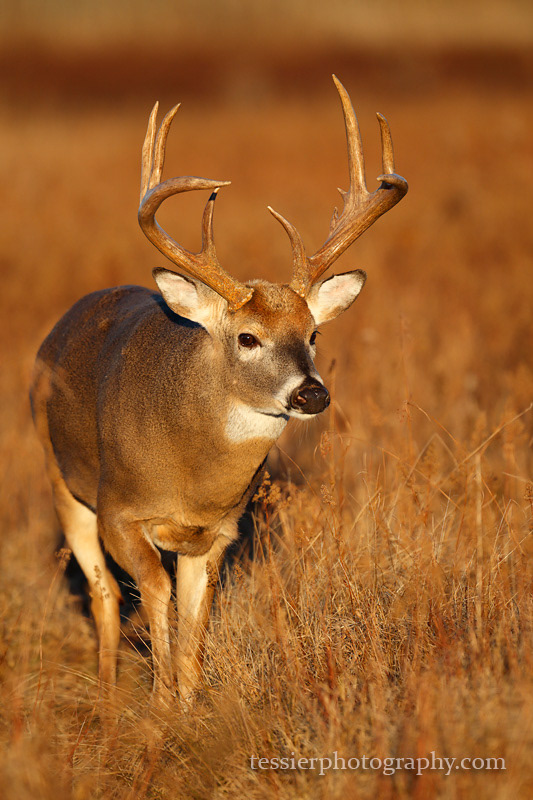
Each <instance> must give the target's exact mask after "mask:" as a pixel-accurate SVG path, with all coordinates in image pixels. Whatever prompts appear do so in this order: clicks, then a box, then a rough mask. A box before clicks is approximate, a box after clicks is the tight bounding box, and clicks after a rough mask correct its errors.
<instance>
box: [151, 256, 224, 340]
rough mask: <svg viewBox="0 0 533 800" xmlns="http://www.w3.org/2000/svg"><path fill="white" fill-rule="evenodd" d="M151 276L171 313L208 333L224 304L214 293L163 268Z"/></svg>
mask: <svg viewBox="0 0 533 800" xmlns="http://www.w3.org/2000/svg"><path fill="white" fill-rule="evenodd" d="M152 275H153V276H154V280H155V282H156V283H157V286H158V288H159V291H160V292H161V294H162V295H163V299H164V300H165V303H166V304H167V306H168V307H169V308H171V309H172V311H174V312H175V313H176V314H179V315H180V317H185V318H186V319H190V320H192V322H197V323H198V324H199V325H202V326H203V327H204V328H206V329H207V330H208V331H210V328H211V326H212V324H213V322H214V317H215V316H216V314H217V311H219V310H220V307H221V305H222V304H225V301H224V300H222V299H221V298H220V297H219V295H218V294H217V293H216V292H214V291H213V290H212V289H209V288H208V287H207V286H205V285H204V284H203V283H201V282H200V281H195V280H193V279H192V278H186V277H185V276H184V275H179V274H178V273H177V272H172V270H170V269H164V268H163V267H157V268H156V269H154V270H153V271H152Z"/></svg>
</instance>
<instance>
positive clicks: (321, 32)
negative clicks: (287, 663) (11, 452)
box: [0, 0, 533, 445]
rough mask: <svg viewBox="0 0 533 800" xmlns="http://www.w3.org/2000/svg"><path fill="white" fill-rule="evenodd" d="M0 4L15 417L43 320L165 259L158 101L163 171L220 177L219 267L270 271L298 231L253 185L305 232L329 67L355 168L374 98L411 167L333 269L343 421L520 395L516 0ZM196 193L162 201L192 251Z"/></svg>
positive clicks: (328, 101)
mask: <svg viewBox="0 0 533 800" xmlns="http://www.w3.org/2000/svg"><path fill="white" fill-rule="evenodd" d="M0 21H1V33H0V42H1V50H0V65H1V76H2V78H1V83H0V87H1V88H0V102H1V111H0V124H1V152H2V160H1V166H0V170H1V171H0V192H2V195H3V198H2V208H3V225H2V230H1V233H0V237H1V239H0V259H1V262H0V263H1V267H2V270H3V273H4V276H5V277H4V284H3V291H2V304H3V306H4V308H5V311H4V314H3V320H2V324H3V326H4V332H5V333H6V336H7V340H8V348H7V352H6V358H7V359H8V361H12V363H13V370H14V371H15V374H16V375H18V379H17V381H15V383H13V384H12V388H13V391H14V398H16V401H15V405H16V407H17V408H18V409H19V413H20V414H23V416H24V420H25V421H26V418H27V408H26V406H25V404H24V403H20V402H19V399H18V398H19V397H20V392H23V393H25V385H26V384H27V378H28V375H29V370H30V368H31V361H32V359H33V353H34V352H35V349H36V348H37V346H38V343H39V341H40V339H41V338H42V336H43V335H44V334H45V333H46V332H47V330H48V329H49V327H50V325H51V324H52V323H53V322H54V321H55V319H56V318H57V317H58V316H59V315H60V314H61V313H62V312H63V311H65V310H66V309H67V308H68V307H69V306H70V305H71V304H72V303H73V302H74V301H75V300H76V299H77V298H78V297H79V296H80V295H82V294H83V293H85V292H87V291H91V290H94V289H97V288H102V287H104V286H108V285H114V284H120V283H141V284H144V285H149V286H150V285H152V281H151V275H150V270H151V268H152V267H154V266H156V265H158V264H161V263H162V261H163V259H162V257H161V256H160V255H159V254H158V253H157V252H156V251H155V250H154V249H153V248H152V247H151V246H150V245H149V244H148V242H147V241H146V240H145V239H144V237H143V236H142V234H141V233H140V231H139V229H138V226H137V221H136V208H137V204H138V180H139V162H140V158H139V153H140V147H141V143H142V140H143V136H144V131H145V125H146V120H147V117H148V113H149V111H150V109H151V107H152V105H153V103H154V101H155V100H156V99H159V100H160V102H161V105H162V108H163V109H164V110H166V109H167V108H168V107H170V105H173V104H174V103H176V102H180V101H181V102H182V103H183V107H182V109H181V110H180V112H179V114H178V117H177V119H176V121H175V123H174V127H173V129H172V133H171V136H170V141H169V146H168V157H167V166H166V175H167V176H170V175H175V174H196V175H202V176H206V177H214V178H221V179H230V180H231V181H232V186H231V187H229V188H227V189H224V190H223V192H222V193H221V199H220V201H219V203H218V207H217V215H216V239H217V246H218V250H219V257H220V260H221V262H222V264H223V265H224V266H225V267H226V269H228V270H229V271H230V272H233V273H234V274H235V275H236V276H237V277H238V278H240V279H246V278H249V277H253V276H261V277H267V278H271V279H274V280H286V279H287V278H288V275H289V270H290V249H289V246H288V242H287V241H286V238H285V234H284V233H283V231H282V230H281V228H280V227H279V226H278V225H277V224H276V223H275V221H274V220H273V219H272V218H271V217H270V215H269V214H268V213H267V212H266V209H265V206H266V205H268V204H271V205H272V206H273V207H274V208H276V209H277V210H279V211H280V212H281V213H283V214H284V215H285V216H287V217H288V218H289V219H290V220H291V221H292V222H293V223H294V224H295V225H296V226H297V227H298V228H299V229H300V231H301V233H302V235H303V237H304V241H305V242H306V245H307V247H308V251H309V252H314V251H315V250H316V249H317V248H318V247H319V246H320V244H321V243H322V241H323V240H324V239H325V238H326V235H327V230H328V224H329V219H330V216H331V213H332V210H333V207H334V206H335V205H336V204H338V202H339V196H338V194H337V192H336V187H337V186H345V185H346V153H345V141H344V129H343V123H342V115H341V110H340V105H339V101H338V98H337V95H336V92H335V89H334V86H333V84H332V81H331V73H332V72H335V73H336V74H337V75H338V76H339V77H340V78H341V80H342V81H343V82H344V84H345V85H346V87H347V89H348V91H349V92H350V94H351V97H352V101H353V103H354V106H355V108H356V111H357V113H358V116H359V121H360V125H361V129H362V134H363V143H364V147H365V152H366V157H367V180H368V184H369V186H370V187H371V188H372V187H373V186H374V185H375V182H374V176H377V175H378V174H379V173H380V156H379V134H378V126H377V124H376V121H375V116H374V114H375V112H376V111H381V112H382V113H384V114H385V115H386V116H387V117H388V119H389V122H390V124H391V128H392V133H393V138H394V142H395V147H396V156H397V158H396V161H397V171H398V172H400V173H401V174H403V175H405V176H406V177H407V179H408V181H409V183H410V187H411V188H410V192H409V194H408V196H407V198H406V199H405V200H404V201H403V202H402V203H401V204H400V205H399V206H398V207H397V208H394V209H393V210H392V212H391V213H389V214H387V215H386V217H385V218H383V219H382V220H380V221H379V222H378V223H377V224H376V226H375V227H373V228H372V229H371V230H370V231H369V232H367V233H366V234H365V236H364V237H363V238H362V239H361V240H360V241H359V242H358V243H357V244H356V245H355V246H354V247H353V248H352V249H351V250H350V252H349V253H347V254H346V255H345V256H343V258H342V259H341V261H340V262H339V265H338V267H337V270H338V271H342V270H346V269H348V268H352V267H354V266H356V267H362V268H365V269H366V270H367V272H368V275H369V280H368V282H367V285H366V287H365V290H364V293H363V295H362V296H361V298H360V300H359V301H358V303H357V306H356V308H355V309H354V310H352V311H351V312H350V313H349V314H347V315H345V316H344V317H343V318H342V319H341V320H339V321H337V322H336V323H334V324H333V325H332V326H327V327H326V329H324V336H323V337H322V338H321V347H320V352H321V363H320V366H321V369H322V371H324V370H325V371H327V370H329V369H330V368H331V364H332V360H333V359H334V358H335V357H337V363H338V365H339V377H338V380H337V388H336V391H337V400H338V403H339V408H340V409H341V410H343V416H344V418H345V424H346V425H349V427H350V429H351V430H352V432H353V434H354V435H357V436H360V437H362V438H363V439H367V438H368V433H369V428H368V425H369V421H371V420H374V421H376V420H378V419H379V420H381V423H382V424H386V422H387V420H388V421H389V422H390V424H391V425H392V427H393V428H394V426H395V425H396V422H397V419H398V409H399V408H400V407H401V406H402V403H404V402H405V400H406V397H408V396H414V395H416V397H417V402H419V404H420V405H421V406H423V407H424V408H426V409H427V410H428V411H429V410H431V413H432V414H436V415H438V414H440V415H442V417H441V422H442V424H445V425H447V424H448V423H450V424H451V421H452V420H453V425H452V427H453V428H454V431H455V434H454V435H457V436H458V437H459V438H461V437H462V436H464V435H466V434H467V433H468V429H469V426H470V427H471V426H472V424H473V420H474V419H475V418H476V416H477V414H478V413H479V412H480V411H483V413H487V414H489V416H490V415H491V414H492V415H493V417H494V420H497V419H499V415H501V414H502V413H503V412H504V409H505V408H506V406H507V405H508V391H509V387H510V386H511V385H512V391H516V392H518V393H519V395H518V397H517V398H516V403H514V402H513V404H512V405H513V407H514V406H515V405H516V406H517V407H518V406H519V405H520V404H524V403H525V402H526V401H527V398H528V397H530V395H531V393H532V387H533V379H532V378H531V371H530V367H531V364H530V358H529V355H530V346H531V331H530V313H531V307H532V306H531V300H532V289H531V286H532V282H531V278H530V269H531V266H530V265H531V239H532V233H531V225H530V206H531V197H532V193H531V181H530V175H531V167H532V142H531V134H530V132H531V129H532V116H533V108H532V103H531V99H532V88H533V50H532V47H531V45H532V39H533V6H532V5H531V3H529V2H526V0H508V1H507V2H500V1H499V0H486V2H481V0H479V2H478V0H469V1H468V2H459V0H448V1H447V2H440V0H432V1H431V2H430V1H429V0H427V1H426V2H424V0H404V2H401V3H398V2H393V0H378V1H377V2H370V0H359V1H358V2H353V0H332V2H330V3H328V4H327V5H326V4H324V3H322V2H317V1H316V0H311V1H310V2H300V0H291V1H290V2H287V1H285V2H281V1H279V2H278V0H273V1H272V2H269V3H264V2H260V0H250V1H249V2H235V1H234V0H224V1H223V2H213V0H199V1H198V0H197V1H196V2H193V0H180V1H179V2H170V0H153V2H150V3H146V2H139V1H138V0H133V1H130V2H111V3H110V2H103V0H96V1H95V0H92V1H91V2H89V1H88V0H87V1H85V0H79V1H78V2H76V3H70V2H60V1H59V0H57V1H56V2H50V1H49V0H48V1H47V2H44V0H43V2H40V1H39V0H17V1H16V2H15V1H14V0H5V2H4V3H3V4H2V9H1V11H0ZM204 202H205V198H204V197H202V196H199V197H195V196H193V195H188V196H187V197H182V198H176V199H173V200H171V201H169V202H168V203H167V204H166V206H165V207H164V208H163V209H162V211H161V212H160V218H161V221H162V224H164V226H165V227H166V228H167V229H169V230H170V232H171V234H172V235H173V236H175V237H176V238H178V240H180V241H181V242H182V243H183V244H184V245H185V246H186V247H189V248H190V249H197V248H198V246H199V241H200V224H199V223H200V213H201V209H202V207H203V203H204ZM407 361H408V362H409V363H408V366H407V367H406V363H407ZM341 365H342V366H341ZM9 374H11V372H10V373H9ZM407 382H409V385H407ZM363 395H365V396H366V397H367V400H365V399H364V397H363ZM14 398H13V399H14ZM378 409H379V413H378ZM437 412H438V414H437ZM24 424H25V423H24ZM420 425H421V426H422V435H423V436H425V435H426V429H425V428H424V425H425V422H424V420H423V419H422V418H421V419H420ZM296 429H297V430H298V431H299V433H298V434H297V439H298V443H299V445H300V444H301V441H300V440H301V438H302V437H303V438H306V437H307V436H308V433H307V432H305V433H304V432H303V426H300V427H299V428H298V426H296ZM391 430H392V429H391ZM312 439H313V437H312V436H311V440H312Z"/></svg>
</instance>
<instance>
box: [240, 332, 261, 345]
mask: <svg viewBox="0 0 533 800" xmlns="http://www.w3.org/2000/svg"><path fill="white" fill-rule="evenodd" d="M239 344H240V345H241V347H248V348H251V347H258V345H259V344H260V342H259V339H256V338H255V336H254V335H253V334H252V333H239Z"/></svg>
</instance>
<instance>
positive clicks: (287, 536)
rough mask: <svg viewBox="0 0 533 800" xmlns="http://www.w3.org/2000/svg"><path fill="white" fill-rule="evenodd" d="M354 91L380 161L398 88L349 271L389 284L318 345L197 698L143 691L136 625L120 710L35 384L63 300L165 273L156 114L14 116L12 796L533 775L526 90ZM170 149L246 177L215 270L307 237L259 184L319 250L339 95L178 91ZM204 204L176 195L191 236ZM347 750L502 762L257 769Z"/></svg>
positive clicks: (9, 603)
mask: <svg viewBox="0 0 533 800" xmlns="http://www.w3.org/2000/svg"><path fill="white" fill-rule="evenodd" d="M341 77H342V76H341ZM288 79H289V78H288ZM349 88H350V91H351V93H352V98H353V100H354V103H355V105H356V108H357V110H358V113H359V117H360V121H361V126H362V130H363V136H364V140H365V148H366V151H367V153H368V164H367V171H368V175H369V183H370V184H371V183H372V182H373V176H374V174H378V169H379V164H378V148H379V143H378V131H377V125H376V124H375V123H374V122H373V120H372V112H373V111H374V109H375V108H376V107H378V108H380V110H382V111H384V112H385V113H386V114H387V116H388V118H389V120H390V122H391V125H392V130H393V135H394V138H395V144H396V150H397V162H398V170H399V171H400V172H401V173H402V174H405V175H406V177H407V178H408V179H409V182H410V185H411V190H410V193H409V195H408V196H407V198H406V200H405V201H403V202H402V204H401V205H400V206H398V208H396V209H394V210H393V211H392V212H391V213H390V214H389V215H387V217H386V218H385V219H384V220H383V221H380V222H379V223H377V225H376V227H375V228H373V229H372V230H371V231H369V232H368V233H367V234H366V235H365V237H364V239H362V240H361V242H359V243H358V244H357V245H356V246H355V247H354V248H353V250H352V252H350V253H349V254H348V255H347V256H345V257H344V258H343V261H342V263H340V264H339V266H338V268H337V269H338V271H342V270H343V269H348V268H349V267H350V265H356V266H361V267H364V268H366V269H367V271H368V275H369V279H368V282H367V285H366V287H365V289H364V292H363V293H362V295H361V298H360V299H359V300H358V301H357V304H356V306H355V307H354V309H353V310H351V311H350V312H348V313H347V314H346V315H345V316H344V317H343V318H342V319H340V320H338V321H337V322H335V323H332V324H331V325H330V326H329V327H328V326H326V328H325V329H324V334H323V336H322V337H321V340H320V351H321V352H320V355H319V367H320V368H321V372H322V374H323V376H324V377H325V378H326V379H327V382H328V384H329V385H330V387H331V388H332V391H333V393H334V398H335V402H334V405H333V408H332V410H331V411H330V412H328V415H325V417H324V419H323V420H321V421H320V422H318V423H317V424H314V423H313V424H311V425H308V426H303V425H302V426H298V425H293V427H292V428H291V431H290V432H289V433H288V435H287V436H285V437H284V438H283V440H282V441H281V442H280V448H279V450H278V451H277V452H275V453H274V454H273V459H272V464H271V467H270V470H271V473H272V478H271V481H270V483H266V484H265V485H264V487H263V489H262V492H261V497H260V499H259V501H258V503H257V506H256V509H255V512H254V516H253V524H252V525H251V528H252V532H251V534H250V538H248V539H245V540H243V543H242V545H241V547H240V550H239V551H238V552H237V554H236V557H235V560H234V564H233V567H232V568H231V569H229V570H228V571H227V574H226V575H225V581H224V585H223V587H222V588H221V591H220V592H219V597H218V601H217V603H216V608H215V609H214V614H213V619H212V623H211V626H210V633H209V639H208V647H207V659H206V679H205V689H204V690H203V691H202V693H201V695H200V697H199V700H198V704H197V707H196V708H195V709H194V711H192V712H191V713H189V714H181V713H180V712H179V711H178V710H177V709H175V710H169V711H166V712H165V711H161V710H159V711H158V710H153V709H150V707H149V690H150V679H151V676H150V661H149V657H148V656H147V654H146V653H145V652H143V651H141V652H137V650H136V649H135V647H134V646H132V645H130V644H128V643H127V642H124V643H123V646H122V653H121V664H120V667H121V670H120V680H119V699H118V706H119V713H120V720H119V724H118V725H117V726H116V727H113V726H111V728H107V729H106V728H105V727H104V726H103V725H102V723H101V721H100V716H99V713H100V706H99V703H98V701H97V686H96V682H95V680H96V642H95V636H94V631H93V626H92V622H91V621H90V620H89V619H87V618H86V617H84V616H83V615H82V613H81V610H80V606H79V601H78V600H77V599H76V598H75V597H73V596H72V595H71V594H70V592H69V590H68V587H67V584H66V582H65V581H64V579H63V576H62V572H63V569H64V563H65V560H64V558H59V559H58V558H56V557H55V556H54V549H55V547H56V545H57V530H56V522H55V520H54V516H53V512H52V508H51V504H50V497H49V490H48V487H47V484H46V479H45V476H44V471H43V467H42V458H41V454H40V451H39V447H38V444H37V442H36V441H35V437H34V434H33V431H32V425H31V420H30V415H29V408H28V404H27V401H26V396H27V386H28V381H29V373H30V369H31V363H32V359H33V356H34V353H35V351H36V348H37V346H38V344H39V342H40V340H41V339H42V337H43V336H44V335H45V333H46V332H47V330H48V329H49V327H50V326H51V324H53V322H55V320H56V319H57V318H58V317H59V315H60V314H61V313H63V311H65V310H66V309H67V308H68V306H69V305H70V304H71V303H73V302H74V301H75V300H76V299H77V298H78V297H79V296H81V294H83V293H85V292H87V291H90V290H93V289H96V288H101V287H103V286H108V285H113V284H119V283H135V282H139V283H143V284H146V285H150V279H149V268H150V267H151V266H155V265H157V264H158V263H161V259H160V257H159V256H158V255H157V254H156V253H155V252H154V251H152V250H151V249H150V246H149V245H148V244H147V243H145V242H144V241H143V238H142V237H141V234H140V233H139V232H138V230H137V226H136V220H135V211H136V202H137V175H138V156H139V147H140V142H141V140H142V136H143V128H144V124H145V117H146V112H147V109H146V108H144V106H143V107H142V108H141V107H138V106H136V105H130V106H128V107H125V108H124V107H123V108H120V109H118V110H115V111H114V110H112V109H111V108H109V109H107V110H105V111H102V110H100V111H97V110H91V109H90V108H71V109H70V110H69V108H66V107H60V108H57V109H56V110H55V111H54V113H53V114H52V113H50V114H47V113H45V111H44V110H41V111H39V112H38V113H28V112H27V111H26V110H25V109H24V107H23V105H19V106H18V108H17V109H16V112H15V117H14V118H13V116H11V117H10V118H9V119H8V118H7V115H5V116H4V118H3V120H2V122H3V126H2V133H1V140H0V143H1V147H2V151H3V152H4V153H8V154H9V158H8V159H4V160H3V161H2V164H1V166H0V170H1V172H0V186H2V190H3V195H4V196H3V202H2V208H3V212H2V213H3V223H4V224H3V226H2V230H1V233H0V236H1V241H0V253H1V254H2V255H1V259H2V273H3V282H2V299H3V301H4V302H3V313H2V318H1V320H0V330H1V332H2V336H3V341H4V345H3V352H2V364H3V387H4V390H3V394H2V404H3V405H2V409H1V416H0V418H1V420H2V439H1V443H0V453H1V456H2V460H3V464H4V480H3V482H2V488H1V493H2V504H1V509H2V510H1V515H2V516H1V522H2V533H3V538H2V549H1V555H2V580H1V588H0V620H1V624H2V629H3V645H2V651H1V660H0V675H1V678H2V689H1V702H2V711H1V713H0V737H1V752H2V756H1V758H0V793H1V795H2V797H3V798H5V800H15V799H16V800H25V799H26V798H28V799H29V798H32V800H33V798H37V797H38V798H43V800H48V798H50V800H52V798H53V800H63V798H75V799H76V800H84V799H85V798H87V800H88V798H98V797H102V798H104V797H105V798H121V800H122V799H123V798H124V799H125V798H143V797H147V798H174V797H194V798H203V797H216V798H222V797H236V796H237V797H241V796H242V797H247V798H262V797H269V798H270V797H277V798H281V799H282V800H283V799H284V798H292V797H298V798H308V797H309V798H311V797H327V798H337V797H338V798H341V797H342V798H345V797H362V798H374V797H380V798H406V797H416V798H432V797H443V798H467V797H468V798H470V797H473V796H475V795H478V796H480V797H484V798H485V797H487V798H488V797H490V798H502V800H503V798H511V797H512V798H528V797H530V796H531V793H532V791H533V772H532V769H531V763H530V751H531V745H532V744H533V742H532V739H533V735H532V727H531V716H532V713H533V702H532V691H531V690H532V678H531V668H532V655H533V653H532V647H531V622H532V608H531V579H532V575H531V566H530V563H531V558H530V555H531V551H532V547H531V526H532V502H533V500H532V484H531V482H532V477H533V476H532V472H533V469H532V467H533V462H532V458H531V443H532V436H533V412H532V411H531V401H532V399H533V370H532V363H531V344H532V341H531V308H532V294H533V292H532V282H531V272H530V270H531V266H530V265H531V244H532V242H531V227H530V218H529V217H530V212H529V208H530V204H529V202H528V198H529V200H530V198H531V192H530V175H531V167H532V160H533V151H532V146H531V141H530V135H529V132H530V130H531V127H532V124H533V110H532V109H533V105H532V104H531V102H530V101H531V97H530V96H528V94H527V92H526V91H524V90H523V89H522V90H514V91H507V90H504V89H502V88H501V87H500V89H499V90H498V91H491V92H489V91H486V92H485V91H483V90H482V89H480V90H479V91H478V92H477V93H476V94H472V93H470V92H469V91H467V90H465V88H464V87H463V86H462V85H461V84H454V85H450V84H446V83H442V84H440V85H439V91H437V92H433V93H432V94H430V95H429V94H426V93H423V92H422V93H409V91H406V92H404V93H403V94H402V95H401V96H400V97H398V96H396V93H395V90H394V88H391V89H390V91H388V92H387V91H386V90H380V91H379V92H377V94H378V95H379V96H374V93H373V91H372V87H371V86H370V87H368V86H367V87H363V82H362V81H361V84H359V85H351V84H350V85H349ZM177 99H179V98H177ZM167 169H168V173H167V174H169V175H170V174H174V173H178V172H182V173H185V174H187V173H188V174H201V175H204V174H205V175H207V176H214V177H220V178H231V179H232V181H233V185H232V187H231V188H228V189H224V190H223V196H222V193H221V198H220V201H219V207H218V208H217V222H216V226H217V241H218V242H219V255H220V259H221V261H222V263H223V264H225V265H227V267H228V268H229V269H230V270H233V271H234V272H235V274H236V275H237V276H238V277H240V278H244V277H246V276H248V275H255V274H261V275H263V276H267V277H271V278H273V279H283V278H284V277H285V276H286V275H287V270H288V264H289V253H288V246H287V243H286V241H285V240H284V238H283V235H282V232H281V230H278V229H277V227H276V226H275V224H274V223H273V222H272V220H271V219H270V218H269V216H268V214H267V213H266V211H265V210H264V206H265V205H266V204H267V203H271V204H272V205H273V206H274V207H275V208H276V209H279V210H280V211H281V212H282V213H283V214H286V215H287V216H288V217H289V218H290V219H291V220H293V221H294V222H295V223H296V224H298V226H299V227H300V230H301V231H302V234H303V236H304V238H305V240H306V242H308V244H309V247H310V248H312V247H313V246H317V245H318V244H319V243H320V241H321V239H323V238H324V235H325V233H326V230H327V222H328V220H329V214H330V213H331V209H332V206H333V204H334V203H335V202H336V199H335V194H334V188H335V186H336V185H342V184H343V183H344V182H345V177H344V176H345V156H344V143H343V132H342V123H341V118H340V110H339V108H338V104H337V101H336V98H335V95H334V90H333V87H332V88H331V91H330V93H329V94H321V95H320V97H319V99H317V100H316V101H314V102H311V103H309V102H306V103H305V104H304V103H303V102H302V103H298V104H289V103H287V102H283V101H282V100H277V101H276V102H275V103H274V102H273V101H272V102H270V101H269V100H268V99H266V100H264V101H263V103H262V104H261V105H259V106H257V107H253V106H249V105H246V104H243V105H241V104H239V103H234V104H233V105H232V104H231V103H230V102H228V103H227V104H219V105H217V106H216V107H215V108H212V107H209V106H204V107H201V106H200V104H198V103H196V104H194V103H191V105H190V107H189V105H188V104H187V105H186V106H184V108H183V109H182V110H181V111H180V115H179V120H176V123H175V129H174V130H173V135H172V141H171V143H170V152H169V158H168V167H167ZM202 200H203V198H193V197H187V198H185V199H184V198H180V199H177V200H176V201H175V203H174V204H171V208H170V209H169V210H165V214H162V218H163V221H164V222H166V225H167V227H170V228H171V229H172V231H173V232H175V233H176V235H177V236H179V237H181V238H182V240H183V241H184V243H185V244H186V245H187V246H191V247H194V246H195V245H197V243H198V238H199V213H200V208H201V204H202ZM333 359H335V364H332V360H333ZM250 541H251V542H252V543H250ZM335 750H336V751H338V753H339V755H340V756H343V757H346V758H349V757H351V756H359V757H360V756H361V755H363V754H366V755H367V756H368V757H370V756H379V757H382V758H383V757H387V756H399V757H401V756H405V757H407V756H413V757H422V756H425V755H426V754H427V753H429V752H431V751H435V752H436V754H437V755H438V756H441V757H445V756H446V757H454V756H455V757H464V756H469V757H476V756H477V757H483V758H487V757H503V758H505V760H506V765H507V770H506V771H505V772H491V771H486V770H483V771H466V770H458V771H453V772H452V774H451V775H449V776H448V777H446V776H444V775H443V774H442V773H441V772H429V771H428V772H425V773H424V774H423V775H421V776H418V777H417V776H414V775H413V774H412V773H409V772H398V773H396V774H395V775H394V776H389V777H387V776H384V775H382V774H380V773H379V772H377V771H363V770H359V771H352V772H350V771H338V772H333V771H330V772H328V773H327V774H326V775H324V776H319V775H318V773H317V771H316V770H315V771H313V770H309V771H305V770H299V771H283V770H278V771H265V772H259V771H252V770H251V769H250V762H249V759H250V756H252V755H259V756H263V757H281V756H290V755H291V753H295V754H296V755H297V756H306V757H312V756H323V757H327V756H329V755H330V754H331V753H332V752H333V751H335Z"/></svg>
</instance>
